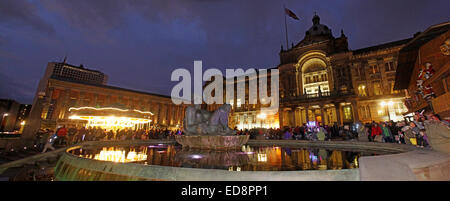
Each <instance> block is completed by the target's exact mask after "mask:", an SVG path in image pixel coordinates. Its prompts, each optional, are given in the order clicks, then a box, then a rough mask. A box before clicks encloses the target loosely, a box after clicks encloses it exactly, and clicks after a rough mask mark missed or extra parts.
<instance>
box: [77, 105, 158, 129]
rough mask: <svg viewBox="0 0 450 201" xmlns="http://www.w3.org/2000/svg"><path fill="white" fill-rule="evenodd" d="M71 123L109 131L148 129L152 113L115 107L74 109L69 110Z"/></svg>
mask: <svg viewBox="0 0 450 201" xmlns="http://www.w3.org/2000/svg"><path fill="white" fill-rule="evenodd" d="M69 112H70V116H69V119H70V120H71V121H75V122H74V123H76V125H77V126H84V127H86V128H90V127H97V128H102V129H105V130H107V131H109V130H117V129H132V130H138V129H148V128H150V126H151V125H150V123H151V121H152V120H151V119H150V118H151V116H152V115H153V113H152V112H149V111H140V110H136V109H134V110H133V109H121V108H115V107H104V108H97V107H78V108H76V107H72V108H69Z"/></svg>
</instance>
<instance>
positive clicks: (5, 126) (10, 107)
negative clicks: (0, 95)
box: [0, 99, 20, 132]
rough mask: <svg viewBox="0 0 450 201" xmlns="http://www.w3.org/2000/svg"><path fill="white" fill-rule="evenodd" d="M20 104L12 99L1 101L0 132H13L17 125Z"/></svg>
mask: <svg viewBox="0 0 450 201" xmlns="http://www.w3.org/2000/svg"><path fill="white" fill-rule="evenodd" d="M19 108H20V103H18V102H17V101H15V100H10V99H0V118H1V122H0V132H12V131H14V126H15V124H16V119H17V114H18V112H19Z"/></svg>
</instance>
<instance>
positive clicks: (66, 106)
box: [63, 88, 70, 119]
mask: <svg viewBox="0 0 450 201" xmlns="http://www.w3.org/2000/svg"><path fill="white" fill-rule="evenodd" d="M69 101H70V89H67V88H66V89H65V90H64V114H63V118H64V119H67V118H68V115H66V114H67V113H69V109H70V108H69Z"/></svg>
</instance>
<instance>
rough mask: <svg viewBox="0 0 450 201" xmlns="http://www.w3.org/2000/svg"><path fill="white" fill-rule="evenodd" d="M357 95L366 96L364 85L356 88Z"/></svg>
mask: <svg viewBox="0 0 450 201" xmlns="http://www.w3.org/2000/svg"><path fill="white" fill-rule="evenodd" d="M358 93H359V95H360V96H367V92H366V85H364V84H360V85H359V86H358Z"/></svg>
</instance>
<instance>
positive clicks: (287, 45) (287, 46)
mask: <svg viewBox="0 0 450 201" xmlns="http://www.w3.org/2000/svg"><path fill="white" fill-rule="evenodd" d="M283 7H284V10H283V12H284V27H285V28H286V50H288V49H289V43H288V32H287V30H288V29H287V22H286V6H285V5H284V4H283Z"/></svg>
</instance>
